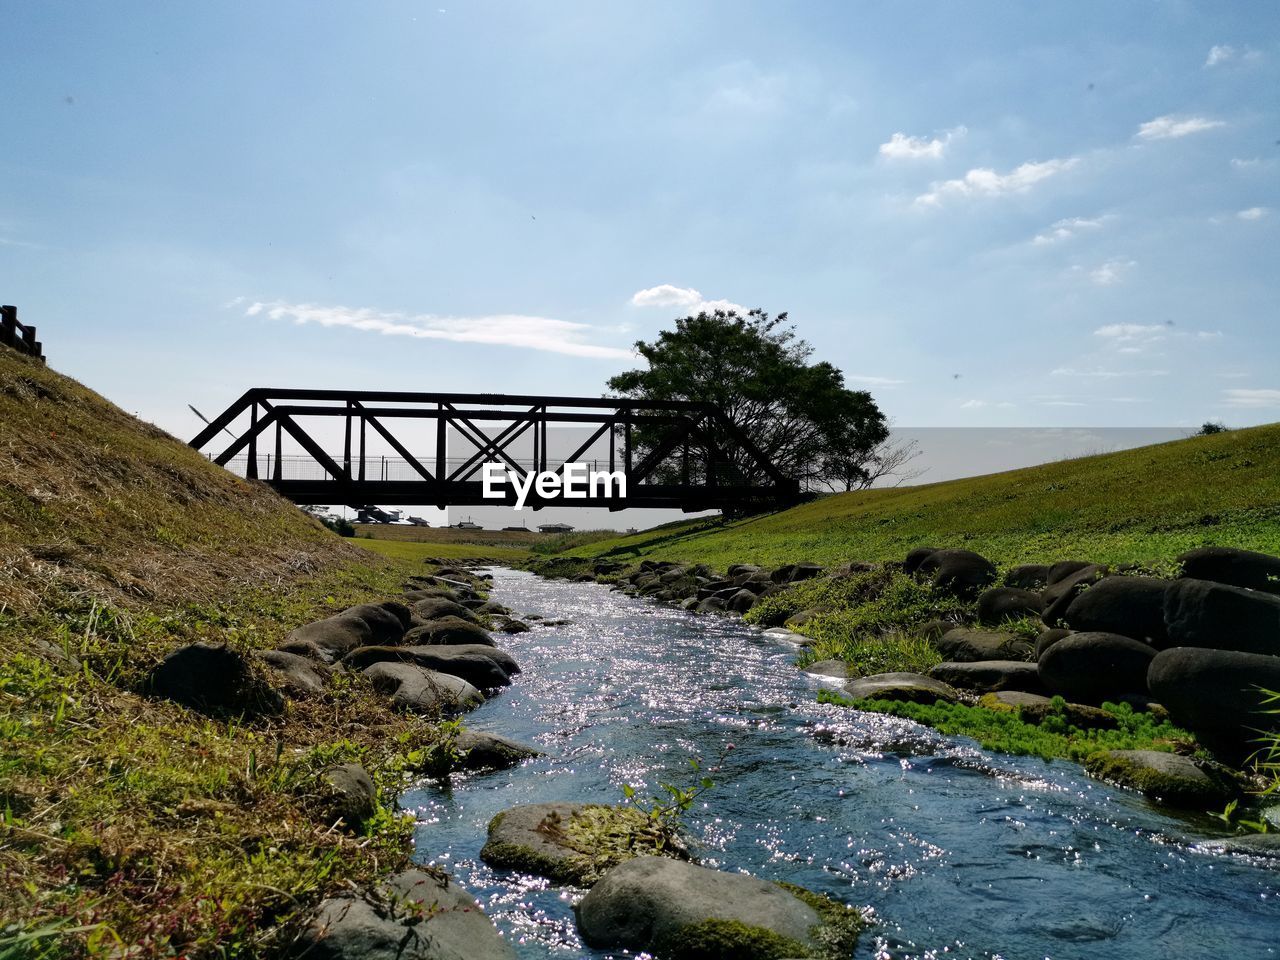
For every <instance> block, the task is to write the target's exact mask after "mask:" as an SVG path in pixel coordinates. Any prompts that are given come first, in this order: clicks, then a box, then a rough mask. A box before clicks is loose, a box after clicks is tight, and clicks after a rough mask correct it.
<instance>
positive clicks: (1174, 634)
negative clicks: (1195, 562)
mask: <svg viewBox="0 0 1280 960" xmlns="http://www.w3.org/2000/svg"><path fill="white" fill-rule="evenodd" d="M1164 620H1165V625H1166V627H1167V629H1168V634H1169V642H1168V645H1169V646H1179V647H1209V648H1212V649H1215V650H1239V651H1241V652H1243V653H1265V654H1271V655H1280V597H1277V596H1272V595H1271V594H1268V593H1259V592H1257V591H1255V590H1246V589H1244V588H1243V587H1231V586H1226V585H1225V584H1221V583H1213V582H1211V581H1209V580H1176V581H1174V582H1173V583H1171V584H1170V585H1169V588H1168V589H1167V590H1166V591H1165V595H1164Z"/></svg>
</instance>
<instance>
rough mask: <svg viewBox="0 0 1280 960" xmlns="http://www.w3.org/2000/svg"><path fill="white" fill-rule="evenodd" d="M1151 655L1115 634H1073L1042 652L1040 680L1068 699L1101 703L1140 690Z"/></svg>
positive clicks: (1144, 647) (1137, 642)
mask: <svg viewBox="0 0 1280 960" xmlns="http://www.w3.org/2000/svg"><path fill="white" fill-rule="evenodd" d="M1093 589H1095V590H1096V589H1097V587H1094V588H1093ZM1155 655H1156V651H1155V649H1154V648H1152V647H1151V646H1150V645H1148V644H1146V643H1143V642H1142V641H1141V640H1134V639H1132V638H1130V637H1122V636H1120V635H1119V634H1115V633H1073V634H1072V635H1071V636H1069V637H1064V638H1063V639H1061V640H1059V641H1058V642H1057V643H1055V644H1053V645H1052V646H1050V647H1049V648H1048V649H1047V650H1045V652H1044V655H1043V656H1041V657H1040V662H1039V669H1040V679H1041V680H1042V681H1043V682H1044V685H1045V686H1046V687H1047V688H1048V689H1050V690H1052V691H1053V692H1054V693H1060V694H1062V695H1063V696H1064V697H1067V698H1068V699H1071V700H1083V701H1086V702H1090V703H1101V702H1102V701H1104V700H1112V699H1114V698H1116V697H1118V696H1120V695H1122V694H1125V693H1132V692H1133V691H1135V690H1142V689H1144V688H1145V687H1146V682H1147V668H1148V667H1149V666H1150V665H1151V659H1152V658H1153V657H1154V656H1155Z"/></svg>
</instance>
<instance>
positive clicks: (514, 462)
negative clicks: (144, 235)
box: [191, 388, 800, 514]
mask: <svg viewBox="0 0 1280 960" xmlns="http://www.w3.org/2000/svg"><path fill="white" fill-rule="evenodd" d="M224 434H225V437H224V436H223V435H224ZM227 437H229V438H230V440H229V441H227V440H226V438H227ZM326 444H328V445H329V446H330V449H326ZM191 446H192V447H194V448H196V449H197V450H200V451H202V452H203V453H205V454H206V455H207V456H208V457H209V458H210V459H211V460H212V461H213V462H214V463H217V464H220V465H222V466H224V467H228V468H229V469H232V470H233V471H235V472H238V473H240V475H242V476H245V477H248V478H250V479H258V480H263V481H265V482H266V483H268V484H270V485H271V486H272V487H273V488H275V489H276V490H277V491H278V492H279V493H280V494H282V495H283V496H285V497H287V498H289V499H290V500H292V501H294V502H295V503H298V504H348V505H351V506H356V505H360V504H368V503H377V504H386V505H424V506H436V507H440V508H444V507H449V506H502V505H507V506H514V505H515V503H516V493H515V491H514V489H513V488H512V486H511V485H510V484H503V485H502V486H501V487H500V488H499V489H500V490H501V491H503V496H502V497H500V498H493V497H486V496H485V495H484V493H485V491H484V486H485V484H484V476H483V474H484V468H485V464H486V463H496V464H499V465H500V466H501V467H502V468H503V469H504V470H505V471H508V472H510V473H511V474H512V475H513V476H518V477H520V478H522V479H523V478H528V477H529V475H530V474H534V475H537V474H546V473H551V474H555V475H557V476H560V477H563V475H564V470H565V466H566V464H574V463H585V464H586V466H587V467H588V468H589V469H592V470H599V471H602V472H603V471H608V472H609V473H611V474H612V473H617V472H621V475H622V476H623V477H625V491H626V493H625V496H611V495H609V493H610V490H608V489H605V488H604V487H603V485H601V486H600V487H593V488H592V489H590V490H589V491H588V492H587V495H586V496H583V497H581V498H578V499H564V498H562V497H560V496H556V495H551V496H543V495H540V493H539V492H538V491H537V490H536V489H531V490H529V493H528V497H527V500H526V501H525V502H526V505H527V506H529V507H532V508H533V509H535V510H536V509H540V508H541V507H544V506H551V505H554V506H557V507H565V506H577V507H608V508H609V509H611V510H622V509H627V508H632V507H664V508H676V509H680V510H684V511H686V512H692V511H698V510H713V509H719V510H725V511H727V512H731V513H736V514H742V513H749V512H756V511H760V510H768V509H774V508H777V507H781V506H787V505H790V504H793V503H795V502H797V501H798V500H799V499H800V486H799V484H798V482H797V481H796V480H794V479H792V478H790V477H788V476H786V475H784V474H783V473H782V472H781V471H780V470H779V469H778V468H777V467H776V466H775V465H774V464H773V463H772V462H771V461H770V460H769V458H768V457H766V456H765V455H764V454H763V453H762V452H761V451H760V450H759V449H758V448H757V447H756V445H755V444H754V443H752V441H751V439H750V438H749V437H747V436H746V435H745V434H744V433H743V432H742V431H741V430H740V429H739V428H738V427H737V426H736V425H735V424H734V423H733V422H732V421H730V420H729V419H728V417H726V416H725V414H724V413H723V412H722V411H721V410H719V409H718V408H717V407H715V406H714V405H712V404H707V403H697V402H668V403H655V402H650V401H633V400H629V399H608V398H599V397H546V396H510V395H503V394H463V393H407V392H401V391H379V390H374V391H350V390H277V389H267V388H255V389H252V390H248V391H246V392H245V393H244V395H243V396H241V397H240V398H239V399H238V400H236V401H235V403H233V404H232V405H231V406H229V407H228V408H227V409H226V410H225V411H223V412H222V413H221V414H219V415H218V416H217V417H215V418H214V419H213V420H210V421H208V425H207V426H206V427H205V429H204V430H202V431H200V433H199V435H197V436H196V437H195V438H194V439H193V440H192V441H191ZM553 447H558V449H556V450H553V449H552V448H553ZM339 448H340V452H339ZM458 448H460V449H458ZM564 451H568V452H567V453H565V452H564ZM614 492H616V491H614Z"/></svg>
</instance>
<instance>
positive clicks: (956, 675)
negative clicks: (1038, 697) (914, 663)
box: [929, 660, 1044, 693]
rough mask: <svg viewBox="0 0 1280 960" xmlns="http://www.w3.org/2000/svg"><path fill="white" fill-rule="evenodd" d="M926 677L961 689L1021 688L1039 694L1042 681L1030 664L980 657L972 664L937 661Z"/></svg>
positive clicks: (985, 691) (983, 691)
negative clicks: (982, 658) (981, 658)
mask: <svg viewBox="0 0 1280 960" xmlns="http://www.w3.org/2000/svg"><path fill="white" fill-rule="evenodd" d="M929 676H931V677H933V678H934V679H935V680H941V681H942V682H943V683H949V684H951V686H953V687H959V688H960V689H962V690H975V691H977V692H979V693H991V692H993V691H996V690H1025V691H1027V692H1028V693H1043V692H1044V684H1043V683H1041V681H1040V674H1039V672H1038V670H1037V669H1036V665H1035V664H1034V663H1023V662H1022V661H1020V660H980V661H978V662H976V663H940V664H938V665H937V666H936V667H934V668H933V669H932V670H930V671H929Z"/></svg>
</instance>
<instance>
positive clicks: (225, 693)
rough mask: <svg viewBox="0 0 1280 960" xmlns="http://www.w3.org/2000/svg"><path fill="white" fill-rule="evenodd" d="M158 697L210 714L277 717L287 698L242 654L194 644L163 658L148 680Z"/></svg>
mask: <svg viewBox="0 0 1280 960" xmlns="http://www.w3.org/2000/svg"><path fill="white" fill-rule="evenodd" d="M146 688H147V689H148V690H149V691H150V692H151V693H153V694H155V695H156V696H158V697H163V698H164V699H166V700H172V701H174V702H175V703H180V704H182V705H183V706H185V707H191V708H192V709H194V710H199V711H201V712H203V713H211V714H249V715H263V714H275V713H279V712H280V711H281V710H283V709H284V698H283V697H282V696H280V694H279V693H278V692H277V691H276V690H273V689H272V688H271V685H270V684H269V683H267V681H266V678H265V677H263V675H262V673H261V672H260V671H258V670H256V669H255V668H254V666H253V664H252V663H251V662H250V661H249V660H248V659H247V658H246V657H245V656H244V655H243V654H241V653H239V652H237V651H235V650H232V649H231V648H230V647H227V646H215V645H214V644H209V643H192V644H188V645H187V646H185V647H179V648H178V649H177V650H174V651H173V652H172V653H170V654H169V655H168V656H167V657H165V658H164V660H162V661H161V662H160V664H159V666H157V667H156V668H155V669H154V670H152V671H151V674H150V675H149V676H148V678H147V680H146Z"/></svg>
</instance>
